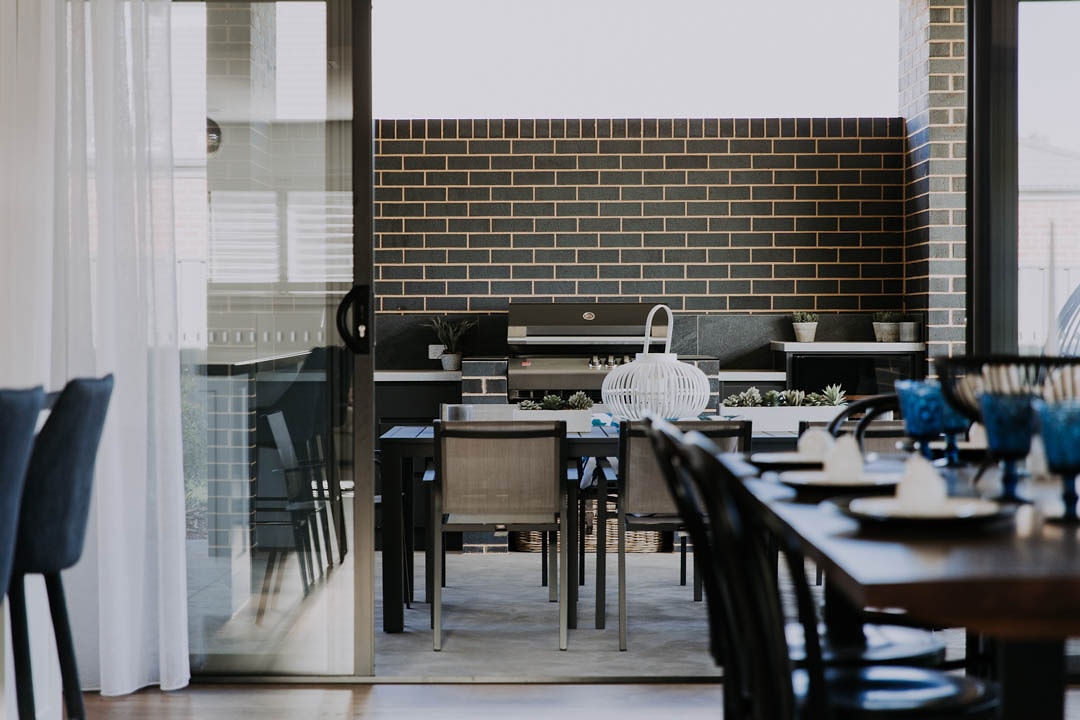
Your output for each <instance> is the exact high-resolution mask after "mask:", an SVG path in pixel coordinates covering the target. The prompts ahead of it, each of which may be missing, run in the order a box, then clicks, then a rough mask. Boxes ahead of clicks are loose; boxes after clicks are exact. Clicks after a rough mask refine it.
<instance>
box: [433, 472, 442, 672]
mask: <svg viewBox="0 0 1080 720" xmlns="http://www.w3.org/2000/svg"><path fill="white" fill-rule="evenodd" d="M434 494H435V497H434V498H432V501H431V523H432V524H431V527H432V529H433V530H434V533H433V535H434V538H433V540H434V543H435V548H434V549H435V552H434V553H432V554H433V555H434V557H435V558H436V562H435V568H434V570H435V581H434V582H433V583H432V588H431V612H432V626H433V628H432V649H433V650H435V651H436V652H437V651H439V650H442V586H443V564H442V563H441V562H438V560H437V559H438V558H439V557H445V555H443V533H442V492H441V491H440V490H436V491H435V493H434Z"/></svg>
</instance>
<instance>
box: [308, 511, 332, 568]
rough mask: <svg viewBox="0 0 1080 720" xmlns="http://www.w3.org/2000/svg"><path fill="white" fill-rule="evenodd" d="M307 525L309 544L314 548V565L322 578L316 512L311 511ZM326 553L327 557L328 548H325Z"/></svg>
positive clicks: (320, 545)
mask: <svg viewBox="0 0 1080 720" xmlns="http://www.w3.org/2000/svg"><path fill="white" fill-rule="evenodd" d="M308 527H309V528H310V529H311V546H312V547H313V548H314V549H315V567H317V568H318V569H319V577H320V578H322V577H323V559H322V544H321V543H320V542H319V516H318V514H317V513H311V515H310V516H309V517H308ZM326 554H327V556H328V557H329V555H330V549H329V548H327V549H326Z"/></svg>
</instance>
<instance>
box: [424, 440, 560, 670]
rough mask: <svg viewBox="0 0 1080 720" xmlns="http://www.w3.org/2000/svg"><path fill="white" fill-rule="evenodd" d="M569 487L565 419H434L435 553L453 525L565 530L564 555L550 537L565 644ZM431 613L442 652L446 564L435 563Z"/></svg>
mask: <svg viewBox="0 0 1080 720" xmlns="http://www.w3.org/2000/svg"><path fill="white" fill-rule="evenodd" d="M566 486H567V474H566V423H565V422H562V421H558V422H532V421H491V422H488V421H476V422H469V421H465V422H443V421H441V420H437V421H435V468H434V478H433V486H432V502H431V505H432V508H431V526H432V529H433V533H432V535H433V538H434V540H433V548H432V553H431V557H433V558H439V557H441V555H442V544H443V537H442V536H443V533H444V532H448V531H485V530H539V531H541V532H548V531H558V534H559V536H560V538H561V539H562V542H560V543H558V550H559V552H558V559H556V557H555V543H551V544H550V546H549V552H550V553H551V556H552V557H551V558H550V559H549V567H550V568H551V571H552V573H553V574H554V571H555V569H556V568H557V569H558V575H559V593H558V598H559V649H560V650H565V649H566V647H567V627H568V620H569V616H568V605H567V600H568V598H567V594H568V593H567V590H568V582H569V576H568V575H567V562H566V545H567V543H566V533H567V532H568V531H572V529H569V528H567V526H566V518H567V508H566V501H567V492H566V491H567V487H566ZM549 585H551V586H552V587H551V588H550V589H549V592H553V591H554V587H553V586H554V582H549ZM432 614H433V618H432V619H433V628H434V637H433V648H434V649H435V650H441V649H442V563H441V562H434V583H433V587H432Z"/></svg>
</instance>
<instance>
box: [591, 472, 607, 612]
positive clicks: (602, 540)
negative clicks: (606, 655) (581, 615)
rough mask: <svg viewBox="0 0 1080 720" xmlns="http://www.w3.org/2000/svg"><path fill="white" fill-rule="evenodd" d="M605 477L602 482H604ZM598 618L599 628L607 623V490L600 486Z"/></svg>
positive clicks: (598, 499)
mask: <svg viewBox="0 0 1080 720" xmlns="http://www.w3.org/2000/svg"><path fill="white" fill-rule="evenodd" d="M603 482H604V481H603V478H601V479H600V483H603ZM595 526H596V583H595V584H596V588H595V589H596V618H595V623H594V624H595V625H596V629H597V630H603V629H604V626H605V625H606V624H607V490H606V488H604V487H602V485H601V486H598V488H597V493H596V525H595Z"/></svg>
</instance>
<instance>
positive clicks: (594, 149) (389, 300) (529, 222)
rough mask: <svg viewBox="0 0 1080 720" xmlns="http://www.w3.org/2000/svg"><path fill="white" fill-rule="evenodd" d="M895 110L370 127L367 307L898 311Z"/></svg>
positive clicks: (900, 268) (900, 167) (900, 223)
mask: <svg viewBox="0 0 1080 720" xmlns="http://www.w3.org/2000/svg"><path fill="white" fill-rule="evenodd" d="M905 137H906V131H905V126H904V122H903V121H902V120H901V119H900V118H767V119H763V118H754V119H700V118H698V119H672V120H667V119H664V120H655V119H654V120H642V119H625V120H623V119H598V120H588V119H587V120H381V121H379V122H378V123H377V141H376V220H375V233H376V235H375V248H376V251H375V260H376V265H377V278H378V281H377V285H376V294H377V296H378V302H379V308H378V310H380V311H382V312H431V311H444V312H447V311H449V312H463V311H464V312H469V311H475V312H491V311H500V310H505V309H506V307H507V305H508V304H509V302H510V301H511V300H512V299H513V300H515V301H520V300H522V299H529V300H532V301H537V302H560V301H563V302H569V301H598V302H605V301H607V302H626V301H631V302H666V303H668V304H669V305H671V307H672V308H673V309H675V310H684V311H693V312H701V313H711V312H740V313H742V312H777V311H781V312H783V311H789V310H800V309H816V310H822V311H829V312H837V311H840V312H842V311H853V312H854V311H862V312H865V311H872V310H879V309H899V308H900V307H901V304H902V299H901V296H902V293H903V279H904V270H905V267H904V266H905V257H904V222H905V206H904V189H905V188H904V183H905V172H904V163H905Z"/></svg>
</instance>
